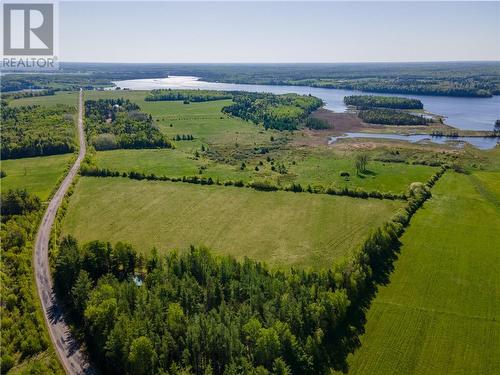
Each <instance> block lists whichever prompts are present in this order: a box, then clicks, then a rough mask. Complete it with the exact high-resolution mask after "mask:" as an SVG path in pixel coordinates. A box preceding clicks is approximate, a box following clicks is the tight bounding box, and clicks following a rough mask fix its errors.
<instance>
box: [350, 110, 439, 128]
mask: <svg viewBox="0 0 500 375" xmlns="http://www.w3.org/2000/svg"><path fill="white" fill-rule="evenodd" d="M358 117H359V118H360V119H361V120H363V121H364V122H367V123H370V124H381V125H427V124H429V123H430V122H432V120H431V119H426V118H425V117H424V116H417V115H412V114H411V113H407V112H403V111H398V110H395V109H382V108H378V109H366V110H361V111H359V112H358Z"/></svg>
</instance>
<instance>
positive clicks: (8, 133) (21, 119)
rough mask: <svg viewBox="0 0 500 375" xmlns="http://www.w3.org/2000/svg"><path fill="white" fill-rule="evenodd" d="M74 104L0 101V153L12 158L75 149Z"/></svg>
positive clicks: (52, 153) (58, 152) (60, 152)
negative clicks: (20, 104)
mask: <svg viewBox="0 0 500 375" xmlns="http://www.w3.org/2000/svg"><path fill="white" fill-rule="evenodd" d="M74 111H75V110H74V108H72V107H69V106H65V105H57V106H53V107H41V106H23V107H10V106H8V105H7V104H6V102H5V101H2V104H1V112H2V113H1V119H2V121H1V131H0V133H1V134H0V137H1V143H0V150H1V157H2V159H3V160H5V159H15V158H23V157H31V156H46V155H55V154H65V153H69V152H73V151H74V150H75V122H74V118H73V113H74Z"/></svg>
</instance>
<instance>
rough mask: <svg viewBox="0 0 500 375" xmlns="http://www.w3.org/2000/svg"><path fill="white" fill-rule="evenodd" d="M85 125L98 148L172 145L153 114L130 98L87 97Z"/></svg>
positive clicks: (165, 146) (89, 137)
mask: <svg viewBox="0 0 500 375" xmlns="http://www.w3.org/2000/svg"><path fill="white" fill-rule="evenodd" d="M85 124H86V133H87V138H88V141H89V143H91V144H92V145H93V146H94V147H95V149H96V150H112V149H117V148H136V149H137V148H171V147H173V145H172V143H171V142H170V141H169V140H168V139H167V138H166V137H165V136H164V135H163V134H162V133H161V132H160V130H159V129H158V128H157V127H156V126H155V124H154V123H153V119H152V117H151V115H149V114H146V113H143V112H141V111H140V107H139V106H138V105H137V104H135V103H132V102H131V101H130V100H128V99H123V98H118V99H99V100H86V101H85Z"/></svg>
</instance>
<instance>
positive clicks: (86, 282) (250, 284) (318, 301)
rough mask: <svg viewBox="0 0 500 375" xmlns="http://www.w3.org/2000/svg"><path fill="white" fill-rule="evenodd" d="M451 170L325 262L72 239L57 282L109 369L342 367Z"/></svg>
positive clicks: (307, 370) (63, 249) (62, 252)
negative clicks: (418, 216)
mask: <svg viewBox="0 0 500 375" xmlns="http://www.w3.org/2000/svg"><path fill="white" fill-rule="evenodd" d="M444 171H445V168H443V169H441V170H439V171H438V172H437V173H436V174H435V175H434V176H433V177H432V178H431V179H430V180H429V182H428V183H427V184H421V183H414V184H412V186H411V187H410V190H409V200H408V202H407V204H406V206H405V207H404V208H402V209H401V210H400V211H398V212H397V213H396V215H395V216H394V217H393V218H392V219H391V220H390V221H389V222H387V223H385V224H384V225H382V226H381V227H380V228H378V229H377V230H375V231H374V232H373V233H372V234H371V235H370V236H369V237H368V238H367V240H366V241H365V242H364V244H363V245H362V246H361V247H360V248H359V249H357V250H356V251H354V252H353V253H351V254H349V255H348V256H346V257H345V258H344V259H343V260H342V261H340V262H338V263H336V264H334V265H332V267H326V269H325V270H322V271H310V270H294V269H292V270H290V271H288V272H281V271H272V270H270V269H269V268H268V267H267V266H266V265H265V264H262V263H259V262H256V261H253V260H249V259H246V258H245V259H244V260H243V261H237V260H235V259H234V258H232V257H230V256H214V255H212V254H211V253H210V252H209V251H208V250H206V249H203V248H202V249H196V248H191V249H190V251H188V252H184V253H182V254H178V253H177V252H170V253H169V254H168V255H165V256H159V255H158V254H157V251H156V250H155V249H153V251H152V252H151V254H150V255H149V256H141V255H138V252H137V251H136V250H135V249H134V248H132V246H130V245H127V244H123V243H117V244H116V245H115V246H112V245H111V244H109V243H104V242H100V241H92V242H89V243H86V244H84V245H83V246H80V245H79V244H78V243H77V241H76V240H75V239H74V238H71V237H65V238H63V240H62V241H61V243H60V248H59V256H58V258H57V263H56V266H55V275H54V276H55V277H54V279H55V286H56V291H57V293H58V295H59V297H60V298H61V300H63V301H67V306H66V311H67V312H68V315H69V316H70V317H72V319H73V322H74V326H75V327H76V328H77V329H78V331H79V333H81V334H82V336H83V337H84V338H85V341H86V347H87V348H88V349H89V351H90V354H91V356H92V358H93V360H94V361H95V363H96V364H97V365H98V366H99V368H100V369H101V370H102V371H103V372H104V373H108V374H136V375H142V374H151V373H165V374H178V373H195V374H217V375H222V374H224V375H229V374H231V375H232V374H235V375H236V374H248V375H250V374H271V373H272V374H323V373H327V372H329V371H331V369H334V370H338V371H344V372H345V371H346V369H347V361H346V359H347V356H348V354H349V353H352V352H353V351H354V350H355V349H356V348H357V347H359V335H360V334H361V333H362V332H363V326H364V323H365V320H366V319H365V311H366V309H367V306H369V302H370V300H371V299H372V298H373V296H374V291H375V290H376V287H377V285H378V284H381V283H386V282H387V280H388V275H389V273H390V272H391V270H392V263H393V261H394V260H395V258H396V254H397V252H398V251H399V248H400V245H401V244H400V241H399V237H400V236H401V235H402V233H403V232H404V228H405V227H406V226H407V225H408V223H409V221H410V219H411V217H412V216H413V215H414V214H415V212H416V211H417V210H418V209H419V208H420V207H421V206H422V205H423V204H424V202H425V201H426V200H427V199H428V198H429V197H430V196H431V194H430V190H429V188H430V187H431V186H432V185H433V184H434V183H435V182H436V181H437V180H438V179H439V177H441V175H442V174H443V173H444Z"/></svg>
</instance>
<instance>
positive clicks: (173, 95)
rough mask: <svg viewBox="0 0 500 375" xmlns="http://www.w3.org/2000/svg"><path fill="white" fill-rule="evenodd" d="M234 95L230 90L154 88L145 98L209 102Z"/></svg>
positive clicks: (151, 99)
mask: <svg viewBox="0 0 500 375" xmlns="http://www.w3.org/2000/svg"><path fill="white" fill-rule="evenodd" d="M232 97H233V96H232V95H231V94H230V93H228V92H223V91H210V90H171V89H169V90H152V91H151V93H150V94H149V95H148V96H146V98H145V99H144V100H146V101H150V102H154V101H174V100H183V101H185V102H208V101H211V100H222V99H231V98H232Z"/></svg>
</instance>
